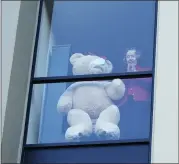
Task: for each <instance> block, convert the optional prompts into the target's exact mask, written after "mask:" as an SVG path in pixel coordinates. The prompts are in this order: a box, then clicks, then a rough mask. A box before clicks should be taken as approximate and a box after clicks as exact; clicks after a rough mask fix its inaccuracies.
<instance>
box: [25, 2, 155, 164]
mask: <svg viewBox="0 0 179 164" xmlns="http://www.w3.org/2000/svg"><path fill="white" fill-rule="evenodd" d="M41 3H42V2H41ZM156 7H157V4H156V2H155V1H145V2H143V1H54V2H45V3H43V4H42V6H41V10H40V11H42V13H41V14H40V16H41V19H40V20H41V22H40V23H39V26H40V30H39V33H38V34H39V37H38V47H37V49H36V50H37V52H35V54H34V55H35V56H34V66H35V70H34V69H33V72H32V75H33V76H32V79H31V87H30V94H29V97H30V98H29V108H28V114H27V125H28V126H27V129H26V130H25V145H24V153H25V156H24V161H25V162H26V163H28V162H30V163H34V162H40V163H41V162H43V163H53V162H54V161H56V162H57V161H58V162H67V163H68V162H78V163H81V162H117V163H120V162H124V163H126V162H127V163H131V162H132V163H136V162H137V163H141V162H142V163H147V162H149V159H150V145H151V125H152V119H151V118H152V90H153V83H152V81H153V75H154V73H153V72H154V62H153V61H154V53H155V29H156V27H155V26H156ZM37 36H38V35H37ZM105 146H108V147H106V148H105ZM46 148H47V149H46ZM99 152H100V153H99ZM89 153H90V154H93V157H92V159H91V158H89V156H88V154H89ZM104 153H108V156H105V157H104ZM116 153H119V154H123V155H121V156H118V155H117V154H116ZM141 153H142V154H143V155H141ZM69 156H70V159H69ZM81 156H83V157H81ZM109 156H113V158H111V157H109Z"/></svg>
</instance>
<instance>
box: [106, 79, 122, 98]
mask: <svg viewBox="0 0 179 164" xmlns="http://www.w3.org/2000/svg"><path fill="white" fill-rule="evenodd" d="M105 90H106V93H107V95H108V97H109V98H110V99H112V100H120V99H121V98H122V97H123V96H124V94H125V84H124V83H123V81H122V80H120V79H114V80H113V81H112V82H110V83H108V85H106V86H105Z"/></svg>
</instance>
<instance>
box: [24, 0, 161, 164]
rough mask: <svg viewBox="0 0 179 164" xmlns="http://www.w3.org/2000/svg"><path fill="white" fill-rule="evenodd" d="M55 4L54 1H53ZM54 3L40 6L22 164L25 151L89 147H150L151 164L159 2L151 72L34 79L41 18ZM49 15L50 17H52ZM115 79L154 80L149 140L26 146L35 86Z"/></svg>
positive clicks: (156, 3) (41, 2) (43, 3)
mask: <svg viewBox="0 0 179 164" xmlns="http://www.w3.org/2000/svg"><path fill="white" fill-rule="evenodd" d="M53 2H54V1H53ZM53 2H52V3H49V2H48V1H45V0H40V5H39V13H38V20H37V30H36V36H35V45H34V51H33V60H32V66H31V77H30V86H29V93H28V102H27V111H26V117H25V130H24V137H23V145H22V154H21V163H23V161H24V157H25V150H34V149H50V148H63V147H88V146H94V147H98V146H110V145H111V146H112V145H119V146H120V145H148V146H149V152H148V162H149V163H151V150H152V148H151V147H152V124H153V102H154V79H155V78H154V77H155V59H156V41H157V17H158V1H157V0H155V23H154V40H153V44H154V46H153V54H152V55H153V63H152V64H153V65H152V70H151V71H144V72H134V73H133V72H131V73H127V72H126V73H111V74H100V75H78V76H55V77H34V75H35V65H36V59H37V49H38V40H39V33H40V25H41V17H42V11H43V5H46V6H48V7H52V6H53ZM51 12H52V11H51V10H50V13H48V16H49V17H50V15H51V14H52V13H51ZM114 78H120V79H137V78H152V87H151V88H152V90H151V104H150V108H151V114H150V132H149V138H147V139H132V140H131V139H127V140H122V141H120V140H119V141H100V142H99V141H97V142H96V141H94V142H91V141H90V142H80V143H72V144H71V143H70V144H69V143H53V144H26V140H27V132H28V123H29V115H30V107H31V99H32V93H33V85H34V84H47V83H62V82H77V81H91V80H112V79H114Z"/></svg>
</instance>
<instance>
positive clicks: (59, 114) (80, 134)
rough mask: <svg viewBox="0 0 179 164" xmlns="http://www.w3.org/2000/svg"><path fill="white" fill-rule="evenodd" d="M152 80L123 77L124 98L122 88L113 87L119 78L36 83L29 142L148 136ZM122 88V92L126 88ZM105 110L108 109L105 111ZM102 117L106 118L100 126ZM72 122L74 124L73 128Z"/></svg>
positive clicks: (32, 102)
mask: <svg viewBox="0 0 179 164" xmlns="http://www.w3.org/2000/svg"><path fill="white" fill-rule="evenodd" d="M151 80H152V79H151V78H142V79H124V80H122V81H123V83H122V84H125V88H126V89H125V92H124V95H123V96H122V97H121V98H120V97H119V96H120V95H118V97H116V96H114V94H115V93H116V94H118V93H119V92H117V91H118V89H117V88H115V89H114V88H113V87H112V88H111V86H113V84H115V85H114V86H115V87H116V84H117V83H116V81H115V83H111V82H112V80H110V81H108V82H107V81H93V82H90V81H89V82H77V83H51V84H35V85H34V88H33V95H32V101H31V109H30V118H29V126H28V137H27V144H34V143H62V142H80V141H103V140H123V139H124V140H126V139H144V138H145V139H146V138H148V137H149V129H150V115H151V104H150V103H151ZM113 82H114V81H113ZM110 89H111V90H110ZM65 91H67V92H65ZM119 91H120V93H122V90H119ZM64 92H65V94H64ZM62 96H65V97H62ZM60 97H61V98H63V99H61V100H63V101H60V102H61V103H60V107H61V108H59V104H58V102H59V98H60ZM69 98H71V99H69ZM67 100H68V101H67ZM70 100H71V101H70ZM65 102H69V103H65ZM70 102H72V103H71V104H70ZM57 104H58V105H57ZM65 104H67V106H65ZM59 109H60V110H59ZM72 109H73V110H72ZM106 109H108V110H106ZM103 111H107V113H106V114H103V115H102V114H101V113H102V112H103ZM103 113H104V112H103ZM99 118H102V120H103V122H101V124H98V125H99V126H97V121H98V120H99ZM90 123H92V124H90ZM90 125H92V127H90ZM103 125H105V126H103ZM72 126H73V127H74V128H71V129H72V130H71V131H70V130H69V128H70V127H72ZM84 128H86V129H85V130H84ZM90 128H91V129H90ZM81 129H83V130H81ZM101 129H102V130H103V131H100V130H101ZM105 132H106V133H105ZM112 132H113V133H112ZM118 132H119V133H118ZM67 134H68V135H67ZM113 134H114V135H113ZM69 136H71V138H70V137H69Z"/></svg>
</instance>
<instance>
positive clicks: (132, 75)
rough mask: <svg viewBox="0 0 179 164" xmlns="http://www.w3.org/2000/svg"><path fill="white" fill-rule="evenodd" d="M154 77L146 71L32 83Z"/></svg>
mask: <svg viewBox="0 0 179 164" xmlns="http://www.w3.org/2000/svg"><path fill="white" fill-rule="evenodd" d="M152 76H153V72H152V71H146V72H132V73H111V74H99V75H78V76H54V77H36V78H33V79H32V81H31V82H32V83H33V84H42V83H60V82H77V81H96V80H112V79H115V78H120V79H137V78H149V77H152Z"/></svg>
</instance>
